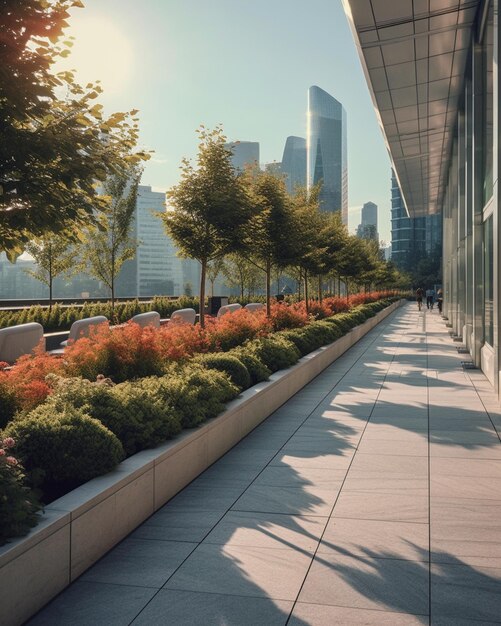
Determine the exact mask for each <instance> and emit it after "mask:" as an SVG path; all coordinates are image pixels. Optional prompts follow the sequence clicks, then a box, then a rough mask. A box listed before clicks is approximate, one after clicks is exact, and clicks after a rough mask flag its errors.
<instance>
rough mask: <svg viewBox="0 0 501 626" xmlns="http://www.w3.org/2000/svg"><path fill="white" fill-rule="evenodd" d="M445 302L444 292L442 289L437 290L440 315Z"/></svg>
mask: <svg viewBox="0 0 501 626" xmlns="http://www.w3.org/2000/svg"><path fill="white" fill-rule="evenodd" d="M443 304H444V294H443V293H442V290H441V289H439V290H438V291H437V307H438V312H439V313H440V315H442V306H443Z"/></svg>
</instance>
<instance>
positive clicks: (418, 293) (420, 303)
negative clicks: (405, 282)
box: [416, 287, 424, 311]
mask: <svg viewBox="0 0 501 626" xmlns="http://www.w3.org/2000/svg"><path fill="white" fill-rule="evenodd" d="M423 296H424V291H423V290H422V289H421V287H418V288H417V290H416V302H417V308H418V311H421V307H422V306H423Z"/></svg>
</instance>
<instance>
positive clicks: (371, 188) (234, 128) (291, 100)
mask: <svg viewBox="0 0 501 626" xmlns="http://www.w3.org/2000/svg"><path fill="white" fill-rule="evenodd" d="M84 4H85V9H76V10H74V11H73V12H72V19H71V24H72V32H73V34H74V35H75V36H76V38H77V41H76V44H75V54H74V56H73V59H71V57H70V59H69V61H68V64H69V65H70V66H72V67H76V69H77V70H78V69H80V72H81V80H82V79H85V80H86V81H87V80H90V79H92V78H94V77H101V78H102V81H103V86H104V89H105V93H104V95H103V97H102V100H101V101H102V103H103V104H104V105H105V107H106V110H107V111H108V112H111V111H116V110H127V109H132V108H137V109H139V110H140V114H139V115H140V120H141V121H140V127H141V142H142V144H143V145H144V146H146V147H148V148H151V149H153V150H155V155H154V157H153V159H152V160H151V161H150V162H149V163H148V164H147V165H146V167H145V172H144V175H143V184H148V185H152V186H153V187H155V188H159V189H167V188H168V187H170V186H171V185H173V184H175V183H176V182H177V180H178V176H179V164H180V161H181V159H182V157H184V156H187V157H192V156H194V155H195V153H196V146H197V139H196V134H195V129H196V128H197V127H198V126H199V125H200V124H201V123H203V124H205V125H206V126H209V127H212V126H214V125H216V124H217V123H219V122H220V123H222V124H223V127H224V129H225V132H226V134H227V136H228V138H229V139H230V140H239V139H240V140H249V141H259V143H260V145H261V162H262V163H264V162H269V161H274V160H276V161H280V160H281V158H282V152H283V147H284V143H285V139H286V137H287V136H288V135H299V136H305V129H306V116H305V110H306V92H307V89H308V87H309V86H310V85H318V86H320V87H322V88H323V89H325V90H326V91H327V92H329V93H330V94H332V95H333V96H334V97H335V98H337V99H338V100H339V101H340V102H341V103H342V104H343V105H344V107H345V109H346V111H347V116H348V160H349V170H348V171H349V206H350V228H353V227H355V226H356V225H357V224H358V223H359V221H360V208H361V206H362V204H363V203H364V202H366V201H368V200H372V201H373V202H376V204H377V205H378V206H379V223H380V226H379V231H380V236H381V238H382V239H384V240H385V241H387V242H389V240H390V221H389V219H390V218H389V213H390V163H389V159H388V156H387V152H386V148H385V146H384V143H383V140H382V137H381V134H380V131H379V128H378V125H377V122H376V117H375V114H374V110H373V107H372V103H371V100H370V96H369V93H368V90H367V86H366V82H365V79H364V76H363V73H362V69H361V66H360V62H359V59H358V55H357V52H356V49H355V45H354V43H353V39H352V35H351V32H350V30H349V27H348V24H347V21H346V17H345V14H344V11H343V8H342V5H341V0H309V2H304V0H252V1H250V0H141V2H138V1H137V0H84ZM78 46H80V48H81V49H80V51H79V50H78Z"/></svg>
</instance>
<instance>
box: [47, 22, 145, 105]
mask: <svg viewBox="0 0 501 626" xmlns="http://www.w3.org/2000/svg"><path fill="white" fill-rule="evenodd" d="M66 35H67V36H72V37H74V38H75V39H74V45H73V47H72V48H71V54H70V55H69V56H68V57H66V58H65V59H61V60H60V61H59V62H58V64H57V67H56V69H57V70H63V69H64V70H68V69H74V70H76V78H77V80H78V82H80V83H82V84H85V83H88V82H92V81H96V80H100V81H101V83H102V86H103V89H104V91H105V93H116V92H119V91H120V90H121V89H123V88H124V87H125V85H126V84H127V82H128V81H129V80H130V78H131V76H132V69H133V61H134V56H133V53H132V47H131V45H130V43H129V41H128V39H127V38H126V37H125V35H124V34H123V33H122V32H120V30H119V29H118V28H117V27H116V26H115V25H114V24H113V22H111V21H110V20H109V19H106V18H102V19H101V18H86V17H82V18H79V19H76V18H75V19H73V20H72V22H71V27H70V28H69V29H68V30H67V31H66Z"/></svg>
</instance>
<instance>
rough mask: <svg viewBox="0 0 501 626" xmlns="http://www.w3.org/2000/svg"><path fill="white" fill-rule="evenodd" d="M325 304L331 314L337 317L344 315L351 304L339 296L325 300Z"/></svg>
mask: <svg viewBox="0 0 501 626" xmlns="http://www.w3.org/2000/svg"><path fill="white" fill-rule="evenodd" d="M324 304H325V305H326V306H327V307H329V309H330V312H331V313H330V314H331V315H335V314H336V313H344V312H345V311H348V310H349V309H350V303H349V301H348V300H346V298H341V297H339V296H332V297H330V298H324Z"/></svg>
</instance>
